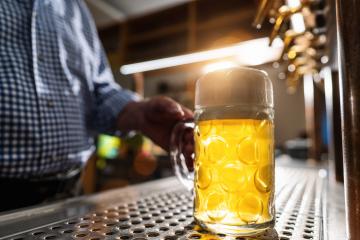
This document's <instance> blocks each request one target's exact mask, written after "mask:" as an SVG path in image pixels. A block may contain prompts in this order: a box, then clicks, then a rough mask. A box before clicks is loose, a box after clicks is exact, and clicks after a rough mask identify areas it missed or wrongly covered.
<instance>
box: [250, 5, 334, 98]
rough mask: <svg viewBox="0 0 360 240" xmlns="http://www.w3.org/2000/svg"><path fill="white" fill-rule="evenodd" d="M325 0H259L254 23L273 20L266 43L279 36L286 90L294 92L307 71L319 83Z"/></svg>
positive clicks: (323, 51) (324, 39) (324, 55)
mask: <svg viewBox="0 0 360 240" xmlns="http://www.w3.org/2000/svg"><path fill="white" fill-rule="evenodd" d="M328 13H329V9H328V4H327V0H259V7H258V10H257V14H256V16H255V20H254V23H253V24H254V26H255V27H257V28H261V26H262V24H263V22H264V21H265V20H267V19H268V20H269V21H270V23H272V24H273V29H272V32H271V34H270V37H269V44H270V45H271V44H272V43H273V41H274V40H275V39H276V38H277V37H279V38H281V39H282V40H283V44H284V49H283V52H282V54H281V58H280V59H279V63H284V64H285V66H286V70H285V72H284V73H283V74H285V77H286V81H287V87H288V91H289V92H290V93H293V92H295V91H296V89H297V88H298V86H299V84H300V82H301V79H302V78H303V76H304V75H306V74H312V75H313V77H314V80H315V82H316V83H318V84H319V85H321V84H322V81H321V77H320V75H319V73H320V71H321V69H322V67H323V66H324V65H325V64H327V62H328V56H327V53H326V43H327V35H326V31H327V24H328V23H327V14H328Z"/></svg>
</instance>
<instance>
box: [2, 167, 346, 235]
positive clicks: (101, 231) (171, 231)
mask: <svg viewBox="0 0 360 240" xmlns="http://www.w3.org/2000/svg"><path fill="white" fill-rule="evenodd" d="M283 165H284V164H283ZM285 165H286V164H285ZM328 189H330V190H329V191H328ZM342 204H343V189H342V187H341V185H338V184H336V183H333V182H331V183H329V182H328V178H327V171H326V170H324V169H319V168H315V167H312V168H309V167H305V166H304V164H298V165H296V164H295V165H294V164H292V165H290V166H279V167H277V168H276V220H277V222H276V226H275V230H271V231H268V232H266V233H264V234H262V235H261V236H256V237H251V238H237V239H280V240H288V239H313V240H323V239H325V240H326V239H329V240H332V239H345V232H344V231H345V230H344V229H345V222H344V219H345V217H344V207H343V205H342ZM0 239H19V240H20V239H46V240H49V239H92V240H97V239H137V240H142V239H208V240H210V239H230V237H228V236H223V235H211V234H208V233H206V232H205V231H203V230H201V229H200V228H199V227H198V226H196V225H195V223H194V222H193V217H192V198H191V194H190V193H188V192H187V191H186V190H185V189H184V188H183V187H182V185H181V184H180V183H179V182H178V181H177V180H176V179H175V178H167V179H163V180H159V181H153V182H149V183H145V184H140V185H135V186H131V187H127V188H122V189H117V190H113V191H108V192H104V193H100V194H97V195H93V196H87V197H81V198H76V199H71V200H67V201H64V202H59V203H56V204H51V205H45V206H42V207H37V208H32V209H28V210H23V211H17V212H13V213H8V214H4V215H1V216H0Z"/></svg>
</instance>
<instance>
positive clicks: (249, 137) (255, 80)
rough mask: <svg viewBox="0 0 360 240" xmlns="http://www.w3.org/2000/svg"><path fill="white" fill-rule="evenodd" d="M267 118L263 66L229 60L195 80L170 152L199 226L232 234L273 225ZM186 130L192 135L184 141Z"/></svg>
mask: <svg viewBox="0 0 360 240" xmlns="http://www.w3.org/2000/svg"><path fill="white" fill-rule="evenodd" d="M273 119H274V100H273V88H272V83H271V80H270V79H269V77H268V75H267V74H266V73H265V72H263V71H259V70H256V69H251V68H244V67H236V68H230V69H223V70H218V71H214V72H210V73H208V74H206V75H204V76H203V77H201V78H199V79H198V80H197V81H196V86H195V111H194V122H185V123H180V124H177V125H176V127H174V130H173V133H172V138H171V148H170V156H171V161H172V163H173V166H174V170H175V174H176V176H177V177H178V178H179V179H180V181H181V182H182V183H183V184H184V185H185V186H186V187H187V188H188V189H189V190H194V191H193V192H194V217H195V219H196V221H197V223H199V224H200V225H201V226H202V227H203V228H205V229H207V230H210V231H211V232H213V233H221V234H229V235H234V236H236V235H239V236H240V235H250V234H254V233H258V232H261V231H264V230H266V229H268V228H271V227H273V226H274V223H275V210H274V124H273ZM189 133H191V134H192V133H193V134H194V139H193V140H194V141H191V142H188V141H186V139H189V138H188V134H189ZM190 139H191V137H190ZM194 145H195V146H194ZM189 146H193V148H194V149H195V150H194V151H195V154H193V152H191V153H190V154H189V149H190V148H189ZM189 156H191V157H194V158H195V159H194V167H192V166H191V167H188V166H189V162H191V161H189Z"/></svg>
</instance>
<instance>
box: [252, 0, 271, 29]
mask: <svg viewBox="0 0 360 240" xmlns="http://www.w3.org/2000/svg"><path fill="white" fill-rule="evenodd" d="M274 2H275V0H260V4H259V7H258V10H257V12H256V16H255V19H254V22H253V26H255V27H256V28H260V27H261V25H262V23H263V22H264V19H265V17H266V15H267V14H268V13H269V11H270V9H271V8H272V7H273V5H274Z"/></svg>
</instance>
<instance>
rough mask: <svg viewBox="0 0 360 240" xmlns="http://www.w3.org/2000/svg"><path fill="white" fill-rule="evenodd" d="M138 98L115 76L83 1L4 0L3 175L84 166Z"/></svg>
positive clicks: (0, 78) (0, 36)
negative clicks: (97, 139)
mask: <svg viewBox="0 0 360 240" xmlns="http://www.w3.org/2000/svg"><path fill="white" fill-rule="evenodd" d="M135 99H136V96H135V95H134V94H133V93H131V92H130V91H127V90H124V89H122V88H121V87H120V86H119V85H117V84H116V83H115V82H114V80H113V76H112V73H111V70H110V68H109V66H108V63H107V61H106V57H105V55H104V52H103V49H102V46H101V44H100V42H99V39H98V35H97V32H96V28H95V26H94V23H93V21H92V19H91V16H90V14H89V12H88V10H87V8H86V6H85V4H84V3H83V2H82V0H0V177H5V178H30V177H39V176H41V175H44V174H45V175H47V174H52V173H58V172H64V171H66V170H68V169H70V168H72V167H74V166H81V165H83V164H84V163H85V161H86V159H88V157H89V155H90V154H91V152H92V151H93V149H94V147H93V137H94V135H95V134H96V133H99V132H106V133H111V132H113V131H114V130H115V122H116V118H117V115H118V114H119V112H120V111H121V110H122V108H123V107H124V105H125V104H126V103H127V102H129V101H131V100H135Z"/></svg>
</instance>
